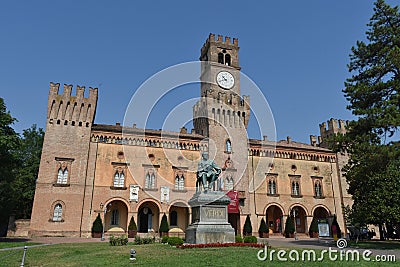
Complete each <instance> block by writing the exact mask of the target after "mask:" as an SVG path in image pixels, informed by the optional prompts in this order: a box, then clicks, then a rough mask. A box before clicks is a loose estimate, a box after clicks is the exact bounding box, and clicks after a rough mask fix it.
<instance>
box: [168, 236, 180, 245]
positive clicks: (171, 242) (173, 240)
mask: <svg viewBox="0 0 400 267" xmlns="http://www.w3.org/2000/svg"><path fill="white" fill-rule="evenodd" d="M168 244H169V245H171V246H180V245H183V240H182V238H180V237H177V236H171V237H169V238H168Z"/></svg>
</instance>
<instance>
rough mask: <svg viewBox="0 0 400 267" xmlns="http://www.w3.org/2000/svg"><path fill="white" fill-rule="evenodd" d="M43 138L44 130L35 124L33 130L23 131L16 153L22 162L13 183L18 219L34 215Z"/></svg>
mask: <svg viewBox="0 0 400 267" xmlns="http://www.w3.org/2000/svg"><path fill="white" fill-rule="evenodd" d="M43 137H44V131H43V129H41V128H39V129H37V127H36V125H35V124H34V125H32V127H31V128H29V129H26V130H24V131H23V134H22V138H21V142H20V146H19V149H18V151H17V152H16V154H17V158H18V160H19V162H20V164H19V166H18V168H17V169H16V172H15V180H14V181H13V191H14V200H15V207H14V212H15V218H16V219H28V218H30V216H31V213H32V204H33V197H34V195H35V185H36V179H37V177H38V173H39V165H40V156H41V154H42V146H43Z"/></svg>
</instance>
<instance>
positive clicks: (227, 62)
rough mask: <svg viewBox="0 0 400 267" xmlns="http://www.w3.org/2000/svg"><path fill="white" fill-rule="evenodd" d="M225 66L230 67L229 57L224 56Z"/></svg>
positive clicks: (227, 55)
mask: <svg viewBox="0 0 400 267" xmlns="http://www.w3.org/2000/svg"><path fill="white" fill-rule="evenodd" d="M225 65H227V66H230V65H231V55H229V54H225Z"/></svg>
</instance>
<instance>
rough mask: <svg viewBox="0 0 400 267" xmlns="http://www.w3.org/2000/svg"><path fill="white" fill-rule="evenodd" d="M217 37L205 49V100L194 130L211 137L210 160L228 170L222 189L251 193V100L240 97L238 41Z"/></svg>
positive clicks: (195, 110) (199, 105)
mask: <svg viewBox="0 0 400 267" xmlns="http://www.w3.org/2000/svg"><path fill="white" fill-rule="evenodd" d="M215 37H216V36H215V35H214V34H210V35H209V37H208V39H207V40H206V42H205V44H204V45H203V47H202V48H201V53H200V61H201V76H200V80H201V92H200V93H201V97H200V100H199V101H198V102H197V103H196V104H195V106H194V107H193V124H194V130H195V132H196V133H198V134H201V135H204V136H205V137H208V145H209V148H208V149H209V154H210V158H213V159H214V161H215V162H216V163H217V165H219V166H220V167H222V168H223V170H224V173H223V174H222V175H221V176H220V179H219V180H220V185H219V186H220V188H221V189H223V190H232V189H235V190H244V191H247V189H248V188H247V186H245V184H243V182H244V177H245V176H247V174H246V173H247V161H248V141H247V140H248V136H247V126H248V121H249V118H250V103H249V102H250V98H249V97H248V96H241V95H240V65H239V44H238V39H236V38H233V40H231V38H229V37H225V38H224V37H222V36H221V35H218V37H217V38H215ZM228 178H229V179H228Z"/></svg>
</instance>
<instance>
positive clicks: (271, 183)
mask: <svg viewBox="0 0 400 267" xmlns="http://www.w3.org/2000/svg"><path fill="white" fill-rule="evenodd" d="M268 194H271V195H276V182H275V181H274V180H269V181H268Z"/></svg>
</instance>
